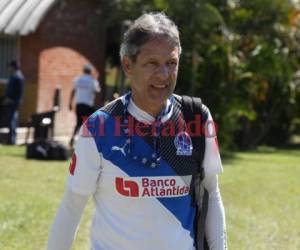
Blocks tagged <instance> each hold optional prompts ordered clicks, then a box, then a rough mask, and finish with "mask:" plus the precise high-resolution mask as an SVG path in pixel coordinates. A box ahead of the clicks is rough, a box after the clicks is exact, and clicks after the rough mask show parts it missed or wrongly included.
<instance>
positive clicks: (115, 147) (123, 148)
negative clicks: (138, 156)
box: [111, 140, 130, 156]
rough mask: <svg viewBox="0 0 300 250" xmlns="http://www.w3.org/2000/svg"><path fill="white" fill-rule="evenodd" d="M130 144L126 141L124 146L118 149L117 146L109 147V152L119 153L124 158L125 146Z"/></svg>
mask: <svg viewBox="0 0 300 250" xmlns="http://www.w3.org/2000/svg"><path fill="white" fill-rule="evenodd" d="M129 143H130V140H126V141H125V143H124V145H123V146H122V147H118V146H112V147H111V150H113V151H120V152H121V153H122V154H123V155H124V156H126V153H125V148H126V146H127V145H128V144H129Z"/></svg>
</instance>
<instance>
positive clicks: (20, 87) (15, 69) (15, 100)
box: [2, 60, 24, 145]
mask: <svg viewBox="0 0 300 250" xmlns="http://www.w3.org/2000/svg"><path fill="white" fill-rule="evenodd" d="M8 69H9V73H10V76H9V79H8V83H7V86H6V89H5V94H4V99H3V101H2V105H3V106H6V107H7V111H8V122H9V124H8V128H9V138H8V144H12V145H13V144H16V139H17V132H16V130H17V127H18V118H19V111H18V110H19V107H20V104H21V102H22V98H23V95H24V75H23V73H22V72H21V69H20V65H19V63H18V62H17V61H15V60H13V61H11V62H10V63H9V64H8Z"/></svg>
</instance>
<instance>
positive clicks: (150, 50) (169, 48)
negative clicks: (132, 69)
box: [137, 38, 180, 58]
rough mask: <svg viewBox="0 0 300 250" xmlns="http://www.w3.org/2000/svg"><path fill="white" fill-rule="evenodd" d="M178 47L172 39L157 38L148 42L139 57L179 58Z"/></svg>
mask: <svg viewBox="0 0 300 250" xmlns="http://www.w3.org/2000/svg"><path fill="white" fill-rule="evenodd" d="M179 56H180V52H179V47H178V45H177V44H176V43H175V42H174V41H173V40H171V39H167V38H156V39H151V40H149V41H147V42H146V43H145V44H143V45H142V46H141V47H140V48H139V51H138V54H137V57H166V58H169V57H171V58H179Z"/></svg>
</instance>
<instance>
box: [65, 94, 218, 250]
mask: <svg viewBox="0 0 300 250" xmlns="http://www.w3.org/2000/svg"><path fill="white" fill-rule="evenodd" d="M123 103H124V100H123V99H122V98H120V99H118V100H116V101H115V102H113V103H111V104H109V105H108V106H106V107H104V108H103V109H101V110H99V111H98V112H96V113H95V114H94V115H93V116H91V117H90V118H89V120H88V122H87V123H86V126H84V127H82V129H81V136H80V139H79V140H78V143H77V145H76V148H75V153H74V155H73V158H72V163H71V165H70V173H71V174H70V176H69V178H68V187H69V188H70V189H71V191H73V192H75V193H78V194H82V195H89V194H93V198H94V202H95V207H96V209H95V214H94V218H93V224H92V229H91V245H92V249H93V250H141V249H143V250H153V249H160V250H170V249H178V250H194V249H195V242H194V237H195V233H194V229H193V221H194V216H195V208H194V207H192V206H191V197H190V195H189V187H190V182H191V177H192V174H193V171H195V170H196V169H197V167H198V166H197V163H196V162H195V161H193V158H192V157H191V156H190V155H188V151H189V149H190V148H191V147H185V146H186V144H181V143H178V140H179V139H180V138H179V137H178V134H177V135H174V136H170V137H166V138H161V142H160V143H161V145H160V150H161V158H162V159H161V163H160V165H159V166H158V167H156V168H151V167H149V166H147V165H146V164H144V163H145V162H146V161H149V159H150V158H151V156H153V148H152V144H151V143H150V141H149V140H148V139H149V138H151V136H150V137H147V136H145V137H141V136H137V135H136V134H135V135H133V137H132V141H131V142H129V141H128V137H126V136H124V135H123V134H122V129H124V127H123V128H122V126H121V127H120V126H119V125H120V124H118V122H119V120H120V119H119V118H120V116H122V115H123ZM169 105H171V104H169ZM179 109H180V107H179V104H178V103H177V104H176V105H171V107H170V108H168V110H169V111H168V113H167V114H165V116H164V117H163V118H162V121H165V122H167V121H172V119H175V120H176V119H177V118H178V116H177V115H178V112H179V111H180V110H179ZM128 111H129V113H130V114H132V115H133V116H134V117H135V119H136V120H137V121H145V122H146V123H147V122H151V121H153V119H154V118H152V117H151V116H150V115H148V114H147V113H145V112H144V111H142V110H140V109H139V108H138V107H137V106H135V105H134V103H133V102H132V101H131V102H130V103H129V107H128ZM176 117H177V118H176ZM209 119H211V116H210V115H209ZM164 124H165V123H164ZM120 129H121V130H120ZM125 129H126V128H125ZM176 129H177V128H176ZM176 129H175V130H176ZM120 131H121V133H119V132H120ZM143 132H145V131H143ZM176 138H177V139H176ZM175 140H177V142H176V143H175ZM189 142H190V141H189V140H187V141H185V143H189ZM178 152H179V153H178ZM182 152H183V153H184V152H185V153H186V154H185V155H184V154H182ZM203 164H204V168H205V172H206V174H217V173H220V172H221V171H222V165H221V161H220V155H219V151H218V147H217V144H216V138H215V137H213V138H211V137H207V138H206V148H205V156H204V162H203Z"/></svg>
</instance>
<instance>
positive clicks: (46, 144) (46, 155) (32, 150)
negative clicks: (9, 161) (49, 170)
mask: <svg viewBox="0 0 300 250" xmlns="http://www.w3.org/2000/svg"><path fill="white" fill-rule="evenodd" d="M26 158H27V159H38V160H62V161H64V160H67V159H68V150H67V149H66V147H65V146H64V145H62V144H60V143H59V142H56V141H52V140H40V141H35V142H33V143H30V144H27V147H26Z"/></svg>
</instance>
